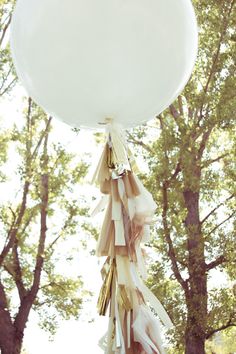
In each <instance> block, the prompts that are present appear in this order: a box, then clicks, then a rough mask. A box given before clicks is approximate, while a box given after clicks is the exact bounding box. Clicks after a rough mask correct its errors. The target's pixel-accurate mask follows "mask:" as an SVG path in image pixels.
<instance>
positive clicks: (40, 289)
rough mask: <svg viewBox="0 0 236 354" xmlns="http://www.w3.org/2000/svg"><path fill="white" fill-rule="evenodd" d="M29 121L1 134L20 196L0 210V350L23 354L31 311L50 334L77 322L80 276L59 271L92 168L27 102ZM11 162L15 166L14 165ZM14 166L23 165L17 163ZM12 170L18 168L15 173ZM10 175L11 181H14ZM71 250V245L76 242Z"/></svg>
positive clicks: (9, 69)
mask: <svg viewBox="0 0 236 354" xmlns="http://www.w3.org/2000/svg"><path fill="white" fill-rule="evenodd" d="M13 4H14V1H6V0H4V1H1V2H0V49H1V51H0V73H1V75H0V99H1V100H4V98H5V97H6V95H10V93H11V91H12V89H13V88H14V85H15V83H16V77H15V74H14V70H13V65H12V62H11V59H10V54H9V44H8V40H7V38H8V31H9V25H10V21H11V11H12V5H13ZM26 103H27V105H26V107H27V108H26V110H25V112H24V120H23V122H22V124H18V125H17V126H16V125H15V126H14V127H13V129H10V130H7V131H6V130H5V131H2V132H1V134H0V145H1V152H0V167H1V171H0V182H1V183H2V187H3V185H4V187H3V188H2V190H4V189H5V190H7V189H8V188H13V189H14V191H15V195H13V196H11V193H9V194H10V196H9V199H8V198H6V197H5V198H4V199H5V200H1V204H0V225H1V228H0V351H1V353H2V354H19V353H20V351H21V348H22V342H23V337H24V331H25V328H26V324H27V321H28V318H29V314H30V312H31V311H32V310H34V311H37V312H38V314H39V316H40V325H41V327H43V328H44V329H46V330H49V331H50V332H51V333H52V334H53V333H54V332H55V330H56V327H57V321H58V319H59V318H60V317H62V318H65V319H69V318H70V317H75V318H78V316H79V313H80V309H81V305H82V297H83V295H85V294H87V295H88V293H87V292H85V291H84V290H83V283H82V280H81V278H80V277H78V276H74V277H73V276H70V277H68V276H66V275H64V274H63V271H62V269H61V268H60V269H59V267H58V266H57V264H58V263H59V262H60V257H65V258H64V261H67V262H68V263H70V262H71V261H73V252H72V250H71V252H70V253H69V254H68V255H65V253H63V252H62V248H63V243H64V242H65V241H66V240H68V239H69V238H70V239H72V236H73V235H76V234H77V232H78V230H79V219H78V218H79V217H80V218H81V219H82V220H83V218H82V216H83V215H85V214H86V212H87V207H86V203H83V202H82V201H81V200H80V201H78V200H77V199H76V198H75V197H74V195H73V190H74V186H75V185H76V184H77V183H80V182H81V181H82V179H83V177H84V176H85V175H86V173H87V165H86V164H85V163H84V162H83V161H81V160H80V161H78V158H75V156H74V155H73V154H71V153H68V152H66V149H65V147H63V145H62V144H60V143H55V142H53V141H52V140H51V139H50V137H51V132H52V130H53V126H52V118H51V117H49V118H48V117H47V116H46V115H45V113H43V112H42V110H40V109H39V108H38V107H37V106H36V105H35V104H34V103H33V102H32V100H31V99H30V98H29V99H28V101H27V102H26ZM12 158H14V161H10V159H12ZM15 161H17V162H18V163H15ZM14 164H15V166H14ZM9 170H11V171H12V176H9V172H8V171H9ZM71 245H72V241H71Z"/></svg>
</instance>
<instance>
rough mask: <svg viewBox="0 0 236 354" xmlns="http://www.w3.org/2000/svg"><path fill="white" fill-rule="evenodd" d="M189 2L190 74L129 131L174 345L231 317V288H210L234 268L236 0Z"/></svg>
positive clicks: (192, 349)
mask: <svg viewBox="0 0 236 354" xmlns="http://www.w3.org/2000/svg"><path fill="white" fill-rule="evenodd" d="M194 5H195V9H196V11H197V15H198V24H199V36H200V38H199V54H198V60H197V63H196V66H195V70H194V73H193V75H192V77H191V80H190V82H189V83H188V85H187V86H186V88H185V90H184V91H183V93H182V94H181V95H180V96H179V97H178V99H177V100H176V102H174V103H173V104H172V105H171V106H170V107H169V108H168V109H167V110H166V111H165V112H163V113H162V114H161V115H159V116H158V117H157V118H156V120H155V121H154V122H152V124H151V125H150V124H149V125H147V126H146V127H144V128H140V129H139V130H138V131H134V132H133V133H132V134H130V135H129V140H130V141H131V142H133V143H134V144H136V145H139V146H141V148H142V149H143V150H144V151H145V159H146V162H147V163H148V165H149V171H150V173H149V176H148V177H147V176H145V175H143V178H144V180H145V183H146V186H147V187H148V189H149V190H150V191H152V193H153V195H154V197H155V199H156V201H157V204H158V211H157V214H158V215H160V216H161V217H160V218H159V221H160V224H161V226H158V225H157V226H156V228H155V232H156V233H157V235H158V236H159V237H158V239H157V240H155V241H154V243H153V245H154V247H155V248H156V250H157V252H158V253H159V258H160V261H159V262H157V263H156V264H155V265H154V266H153V267H152V270H151V275H152V276H151V278H150V280H149V285H150V286H151V287H152V290H154V291H155V293H156V294H157V296H158V297H159V298H160V299H161V300H162V301H163V302H164V304H165V305H166V307H167V309H168V311H169V313H170V314H171V315H172V318H173V321H174V323H175V325H176V330H175V332H174V333H172V341H173V342H174V353H183V352H185V353H186V354H196V353H197V354H203V353H205V342H206V340H208V339H210V338H211V337H212V336H213V335H214V334H215V333H217V332H219V331H222V330H224V329H226V328H231V327H233V326H236V307H235V297H234V294H233V291H232V289H230V288H229V287H227V288H220V289H219V288H217V287H216V288H214V289H211V290H209V288H208V283H209V281H210V276H211V272H212V271H213V270H214V269H216V268H217V269H219V270H221V271H223V272H224V274H225V276H226V275H227V276H228V278H229V279H235V276H236V274H235V259H236V257H235V256H236V255H235V247H234V241H233V240H234V226H235V224H234V220H235V215H236V213H235V208H234V207H233V206H234V205H235V204H234V203H235V183H234V182H235V171H234V167H233V160H234V152H235V117H236V108H235V107H236V96H235V92H234V91H235V87H236V65H235V58H236V47H235V40H236V34H235V24H236V6H235V0H227V1H224V2H222V1H215V0H214V1H211V0H207V1H204V0H203V1H198V0H195V1H194ZM150 136H152V139H150V138H149V137H150ZM140 141H141V142H140ZM168 264H169V266H170V268H168V266H167V265H168ZM167 275H168V278H167Z"/></svg>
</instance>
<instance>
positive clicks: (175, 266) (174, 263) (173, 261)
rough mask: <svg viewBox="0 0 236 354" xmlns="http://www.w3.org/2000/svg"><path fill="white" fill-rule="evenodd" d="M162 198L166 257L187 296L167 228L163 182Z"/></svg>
mask: <svg viewBox="0 0 236 354" xmlns="http://www.w3.org/2000/svg"><path fill="white" fill-rule="evenodd" d="M162 196H163V211H162V222H163V226H164V235H165V239H166V242H167V244H168V247H169V250H168V256H169V257H170V260H171V264H172V270H173V273H174V275H175V278H176V279H177V281H178V282H179V283H180V285H181V286H182V288H183V289H184V291H185V293H187V294H188V292H189V289H188V283H187V281H186V280H184V279H183V278H182V276H181V273H180V270H179V267H178V264H177V257H176V254H175V250H174V246H173V242H172V239H171V236H170V230H169V227H168V222H167V211H168V183H166V182H164V183H163V187H162Z"/></svg>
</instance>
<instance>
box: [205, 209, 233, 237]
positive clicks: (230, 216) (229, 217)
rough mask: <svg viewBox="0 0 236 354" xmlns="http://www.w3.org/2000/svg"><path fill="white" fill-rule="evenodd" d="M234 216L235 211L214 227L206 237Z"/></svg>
mask: <svg viewBox="0 0 236 354" xmlns="http://www.w3.org/2000/svg"><path fill="white" fill-rule="evenodd" d="M235 214H236V211H234V212H233V213H232V214H230V215H229V216H228V217H227V218H226V219H225V220H223V221H222V222H221V223H220V224H218V225H216V226H215V227H214V228H213V229H212V230H211V231H210V232H209V233H208V234H207V236H209V235H211V234H212V233H213V232H215V231H216V230H217V229H219V227H221V226H222V225H223V224H225V223H226V222H227V221H229V220H230V219H231V218H232V217H233V216H234V215H235Z"/></svg>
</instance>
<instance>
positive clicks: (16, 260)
mask: <svg viewBox="0 0 236 354" xmlns="http://www.w3.org/2000/svg"><path fill="white" fill-rule="evenodd" d="M12 255H13V260H14V271H15V277H14V280H15V283H16V286H17V289H18V293H19V297H20V300H21V301H22V300H23V298H24V297H25V296H26V294H27V290H26V289H25V286H24V283H23V279H22V269H21V265H20V259H19V254H18V240H17V239H16V240H15V243H14V246H13V248H12Z"/></svg>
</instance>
